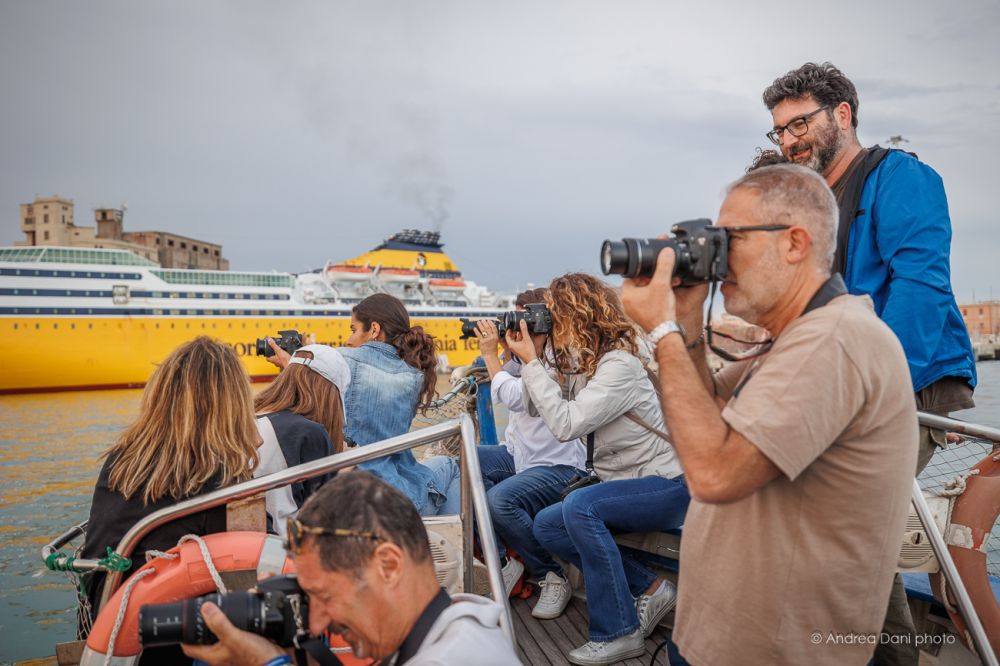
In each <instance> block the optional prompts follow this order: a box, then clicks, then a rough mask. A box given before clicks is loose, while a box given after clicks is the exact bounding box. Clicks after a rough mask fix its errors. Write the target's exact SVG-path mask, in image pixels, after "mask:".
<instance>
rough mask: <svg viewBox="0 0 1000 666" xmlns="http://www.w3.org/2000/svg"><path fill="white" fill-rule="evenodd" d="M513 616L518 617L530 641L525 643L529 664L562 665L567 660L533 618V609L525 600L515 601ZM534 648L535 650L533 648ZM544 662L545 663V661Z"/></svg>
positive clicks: (519, 638) (512, 605) (512, 607)
mask: <svg viewBox="0 0 1000 666" xmlns="http://www.w3.org/2000/svg"><path fill="white" fill-rule="evenodd" d="M511 610H512V611H513V614H514V615H516V616H517V618H518V620H519V622H520V625H521V627H523V633H524V634H525V637H526V638H528V639H530V640H526V641H525V642H524V645H523V646H522V647H524V651H525V653H526V655H527V656H528V657H529V659H530V661H529V663H530V664H532V665H534V664H536V663H538V664H543V665H548V664H552V665H556V664H558V665H560V666H561V665H562V664H564V663H567V662H566V658H565V657H564V656H563V653H562V652H561V651H560V650H559V647H558V646H557V645H556V643H555V641H553V640H552V638H551V637H550V636H549V635H548V634H547V632H546V631H545V628H544V627H542V626H541V623H540V622H539V621H538V620H536V619H535V618H533V617H531V608H529V607H528V604H527V602H526V601H525V600H524V599H517V600H513V603H512V604H511ZM518 642H519V643H520V642H521V632H519V633H518ZM532 646H534V649H533V648H532ZM543 660H544V661H543Z"/></svg>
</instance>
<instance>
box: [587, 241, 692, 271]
mask: <svg viewBox="0 0 1000 666" xmlns="http://www.w3.org/2000/svg"><path fill="white" fill-rule="evenodd" d="M677 246H678V243H677V241H676V240H673V239H660V238H623V239H622V240H621V241H604V245H602V246H601V270H602V271H603V272H604V274H605V275H611V274H612V273H616V274H618V275H621V276H622V277H627V278H634V277H652V276H653V273H654V272H655V271H656V258H657V257H658V256H659V255H660V252H661V251H662V250H663V248H666V247H672V248H675V249H676V248H677ZM675 274H676V271H675Z"/></svg>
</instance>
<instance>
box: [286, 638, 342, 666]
mask: <svg viewBox="0 0 1000 666" xmlns="http://www.w3.org/2000/svg"><path fill="white" fill-rule="evenodd" d="M306 653H308V654H309V656H311V657H312V658H313V659H315V660H316V663H317V664H319V666H343V663H344V662H342V661H340V658H339V657H337V655H335V654H334V653H333V652H331V651H330V646H329V645H327V644H326V643H325V642H323V641H322V640H320V639H318V638H314V637H312V636H310V637H309V638H307V639H306V640H304V641H301V642H300V643H299V647H298V648H296V650H295V662H296V663H297V664H298V665H299V666H309V660H308V659H306Z"/></svg>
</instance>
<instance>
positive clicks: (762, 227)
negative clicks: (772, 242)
mask: <svg viewBox="0 0 1000 666" xmlns="http://www.w3.org/2000/svg"><path fill="white" fill-rule="evenodd" d="M719 228H720V229H725V230H726V233H727V234H733V233H739V232H743V231H784V230H785V229H791V228H792V225H790V224H748V225H746V226H742V227H719Z"/></svg>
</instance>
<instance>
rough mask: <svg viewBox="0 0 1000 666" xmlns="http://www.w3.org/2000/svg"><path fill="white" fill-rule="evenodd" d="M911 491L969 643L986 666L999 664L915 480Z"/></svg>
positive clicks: (922, 492) (915, 506)
mask: <svg viewBox="0 0 1000 666" xmlns="http://www.w3.org/2000/svg"><path fill="white" fill-rule="evenodd" d="M911 494H912V496H913V506H914V508H916V510H917V515H918V516H920V522H922V523H923V524H924V529H925V530H926V531H927V536H928V537H930V540H931V548H932V549H933V550H934V554H935V555H936V556H937V559H938V563H939V564H940V565H941V573H942V574H944V577H945V578H947V579H948V585H949V587H951V590H952V592H954V593H955V598H956V600H957V601H958V608H959V610H960V611H961V613H962V617H963V618H964V619H965V624H966V626H967V627H968V629H969V633H970V634H972V643H973V645H975V648H976V652H978V653H979V658H980V659H981V660H982V662H983V663H984V664H987V665H988V666H998V665H997V657H996V655H995V654H993V648H992V647H990V640H989V638H988V637H987V636H986V630H985V629H983V623H982V622H980V621H979V615H977V614H976V609H975V608H974V607H973V605H972V599H970V598H969V592H968V590H966V589H965V583H963V582H962V577H961V576H960V575H959V573H958V568H956V567H955V561H954V560H952V559H951V553H949V552H948V547H947V546H946V545H945V543H944V537H942V536H941V532H939V531H938V527H937V523H935V522H934V516H933V515H932V514H931V510H930V508H929V507H928V506H927V502H926V501H925V500H924V491H923V490H921V489H920V483H919V482H918V481H917V480H916V479H914V480H913V492H912V493H911ZM945 601H946V600H945Z"/></svg>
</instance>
